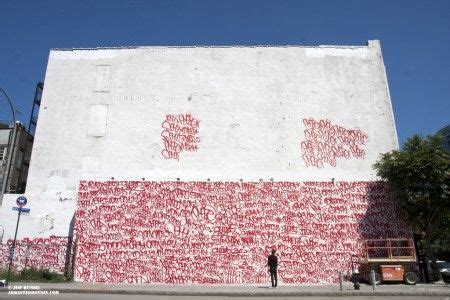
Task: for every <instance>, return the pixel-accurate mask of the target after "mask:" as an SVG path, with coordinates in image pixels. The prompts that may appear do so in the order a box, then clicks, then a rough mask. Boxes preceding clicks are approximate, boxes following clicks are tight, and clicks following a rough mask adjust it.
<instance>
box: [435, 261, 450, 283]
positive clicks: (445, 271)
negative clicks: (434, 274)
mask: <svg viewBox="0 0 450 300" xmlns="http://www.w3.org/2000/svg"><path fill="white" fill-rule="evenodd" d="M436 263H437V265H438V268H439V272H441V275H442V279H443V280H444V281H445V282H450V262H448V261H442V260H438V261H437V262H436Z"/></svg>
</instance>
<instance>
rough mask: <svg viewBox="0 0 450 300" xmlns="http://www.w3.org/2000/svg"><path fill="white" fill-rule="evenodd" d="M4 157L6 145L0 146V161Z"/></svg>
mask: <svg viewBox="0 0 450 300" xmlns="http://www.w3.org/2000/svg"><path fill="white" fill-rule="evenodd" d="M3 159H6V147H5V146H0V162H1V161H3Z"/></svg>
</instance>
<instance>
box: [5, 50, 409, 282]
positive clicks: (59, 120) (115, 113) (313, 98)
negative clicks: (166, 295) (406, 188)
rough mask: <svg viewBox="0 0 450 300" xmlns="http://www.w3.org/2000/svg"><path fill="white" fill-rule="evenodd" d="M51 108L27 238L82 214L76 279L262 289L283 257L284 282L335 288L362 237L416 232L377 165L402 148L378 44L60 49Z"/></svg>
mask: <svg viewBox="0 0 450 300" xmlns="http://www.w3.org/2000/svg"><path fill="white" fill-rule="evenodd" d="M42 98H43V99H42V104H41V110H40V115H39V122H38V125H37V130H36V138H35V144H34V149H33V154H32V159H31V165H30V171H29V179H28V184H27V190H26V193H25V195H26V196H27V197H28V199H29V206H28V207H30V208H31V213H30V214H29V215H28V216H24V217H23V220H22V224H21V229H20V230H19V234H18V236H19V237H20V238H49V239H50V236H56V237H64V236H68V235H69V231H70V226H69V224H70V223H71V221H72V218H73V216H74V213H75V211H77V213H76V216H77V217H76V218H75V229H76V234H77V238H78V245H79V248H78V250H77V251H78V252H77V258H76V279H77V280H80V281H99V282H161V283H202V284H204V283H257V282H262V281H264V280H265V279H264V277H265V274H263V273H261V272H263V271H262V270H263V269H264V263H265V262H264V259H265V255H266V254H267V251H268V250H270V249H272V248H274V247H275V248H277V249H279V255H280V258H281V260H282V261H283V259H284V261H285V265H284V268H285V269H283V271H281V273H280V276H281V278H282V280H284V281H285V282H287V283H301V282H330V281H334V280H335V279H334V277H332V276H331V277H330V276H329V275H327V274H326V273H324V272H322V271H319V269H320V267H325V266H329V265H330V264H332V266H333V267H335V268H336V269H337V268H343V267H344V266H345V264H348V262H349V257H350V255H351V254H354V253H356V252H357V251H358V246H359V243H360V241H361V239H363V238H368V237H375V236H376V237H380V235H384V236H385V237H388V236H389V237H405V236H409V235H410V231H409V229H408V228H405V226H404V225H401V222H394V223H395V224H394V223H393V222H392V221H393V220H395V219H397V218H399V216H397V215H396V214H397V212H396V211H395V207H393V205H392V201H391V200H390V198H389V193H388V192H387V191H386V188H385V187H383V186H381V187H380V185H381V184H380V183H376V182H374V181H376V180H377V178H376V176H375V174H374V171H373V170H372V168H371V165H372V164H373V163H374V162H375V160H376V159H377V158H378V156H379V154H380V153H383V152H387V151H390V150H392V149H396V148H398V142H397V135H396V131H395V123H394V119H393V112H392V106H391V102H390V96H389V89H388V84H387V79H386V72H385V67H384V63H383V59H382V55H381V49H380V44H379V42H378V41H369V43H368V45H367V46H317V47H302V46H255V47H239V46H231V47H137V48H120V49H79V50H76V49H74V50H52V51H51V52H50V57H49V62H48V67H47V73H46V79H45V89H44V93H43V97H42ZM374 187H375V188H374ZM374 191H375V192H374ZM16 197H17V195H6V196H5V198H4V201H3V204H2V207H1V211H0V220H1V222H2V223H3V224H2V225H4V226H5V228H6V230H5V237H8V238H10V237H11V236H12V235H13V233H14V224H15V215H14V214H12V213H11V211H10V210H11V206H13V205H14V201H15V198H16ZM77 201H78V206H77ZM281 204H282V205H281ZM77 207H78V208H77ZM139 207H141V208H139ZM251 207H254V209H252V208H251ZM292 212H294V213H295V215H291V213H292ZM219 216H220V217H219ZM224 216H228V217H226V218H225V217H224ZM249 220H252V221H251V222H250V221H249ZM299 222H300V223H302V224H303V225H302V226H300V225H299ZM250 224H251V225H250ZM321 224H322V225H321ZM324 224H327V225H326V226H328V227H323V226H325V225H324ZM389 224H394V225H391V227H389V226H390V225H389ZM372 225H376V226H378V227H377V228H378V229H379V230H378V229H377V230H375V231H373V229H370V228H372V227H373V226H372ZM299 226H300V227H299ZM320 226H322V227H320ZM330 226H331V227H330ZM149 228H153V229H152V230H149ZM131 229H133V230H134V231H133V230H131ZM244 231H245V232H246V233H244ZM335 231H336V232H335ZM324 232H328V233H329V235H326V234H324ZM333 232H335V233H333ZM261 234H265V236H262V235H261ZM56 237H51V238H52V239H53V240H55V239H57V238H56ZM94 241H95V242H94ZM111 242H112V243H114V244H113V245H111V244H110V243H111ZM93 243H94V244H95V245H94V244H93ZM137 248H139V249H140V250H139V252H137V250H136V249H137ZM217 253H221V255H223V256H219V255H217ZM305 253H309V254H305ZM311 253H314V254H311ZM196 255H200V256H199V257H196ZM305 255H306V256H305ZM308 255H309V256H308ZM330 255H331V256H330ZM332 255H334V256H332ZM112 257H116V258H120V259H113V258H112ZM326 257H328V258H326ZM330 257H334V259H333V261H334V264H333V263H332V262H331V261H330ZM111 260H116V261H117V264H115V265H110V264H108V263H107V262H110V261H111ZM183 260H184V261H185V263H182V261H183ZM312 260H315V262H313V261H312ZM225 261H227V262H229V263H227V264H226V265H227V266H225V264H224V262H225ZM288 261H291V263H290V264H289V263H288ZM299 261H301V262H302V263H301V264H298V262H299ZM94 262H96V263H98V264H97V265H95V266H94V267H92V266H93V265H94ZM188 262H189V263H188ZM295 262H297V264H296V265H295V266H294V264H295ZM149 263H151V267H150V268H147V269H145V265H148V264H149ZM311 263H317V264H316V265H317V267H315V268H314V269H315V270H316V272H312V271H310V272H312V273H311V274H308V273H306V272H307V271H305V270H304V269H306V267H307V265H309V264H311ZM194 265H195V266H196V267H195V268H194V267H193V266H194ZM310 270H311V268H310ZM102 274H103V275H102ZM127 274H128V275H127ZM201 274H203V275H201ZM314 274H316V275H314ZM200 275H201V276H200Z"/></svg>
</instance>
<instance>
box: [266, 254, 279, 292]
mask: <svg viewBox="0 0 450 300" xmlns="http://www.w3.org/2000/svg"><path fill="white" fill-rule="evenodd" d="M275 252H276V250H275V249H273V250H272V254H271V255H269V257H268V260H267V266H268V267H269V272H270V280H271V281H272V287H277V283H278V279H277V267H278V257H276V255H275Z"/></svg>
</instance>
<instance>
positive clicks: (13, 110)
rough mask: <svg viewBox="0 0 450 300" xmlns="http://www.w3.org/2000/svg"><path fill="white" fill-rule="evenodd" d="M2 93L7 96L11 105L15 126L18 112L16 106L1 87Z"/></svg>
mask: <svg viewBox="0 0 450 300" xmlns="http://www.w3.org/2000/svg"><path fill="white" fill-rule="evenodd" d="M0 92H2V93H3V95H5V98H6V100H8V103H9V107H10V108H11V113H12V115H13V120H14V124H15V123H16V111H15V109H14V105H13V104H12V101H11V99H10V98H9V97H8V94H7V93H6V92H5V90H4V89H3V88H2V87H1V86H0Z"/></svg>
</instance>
